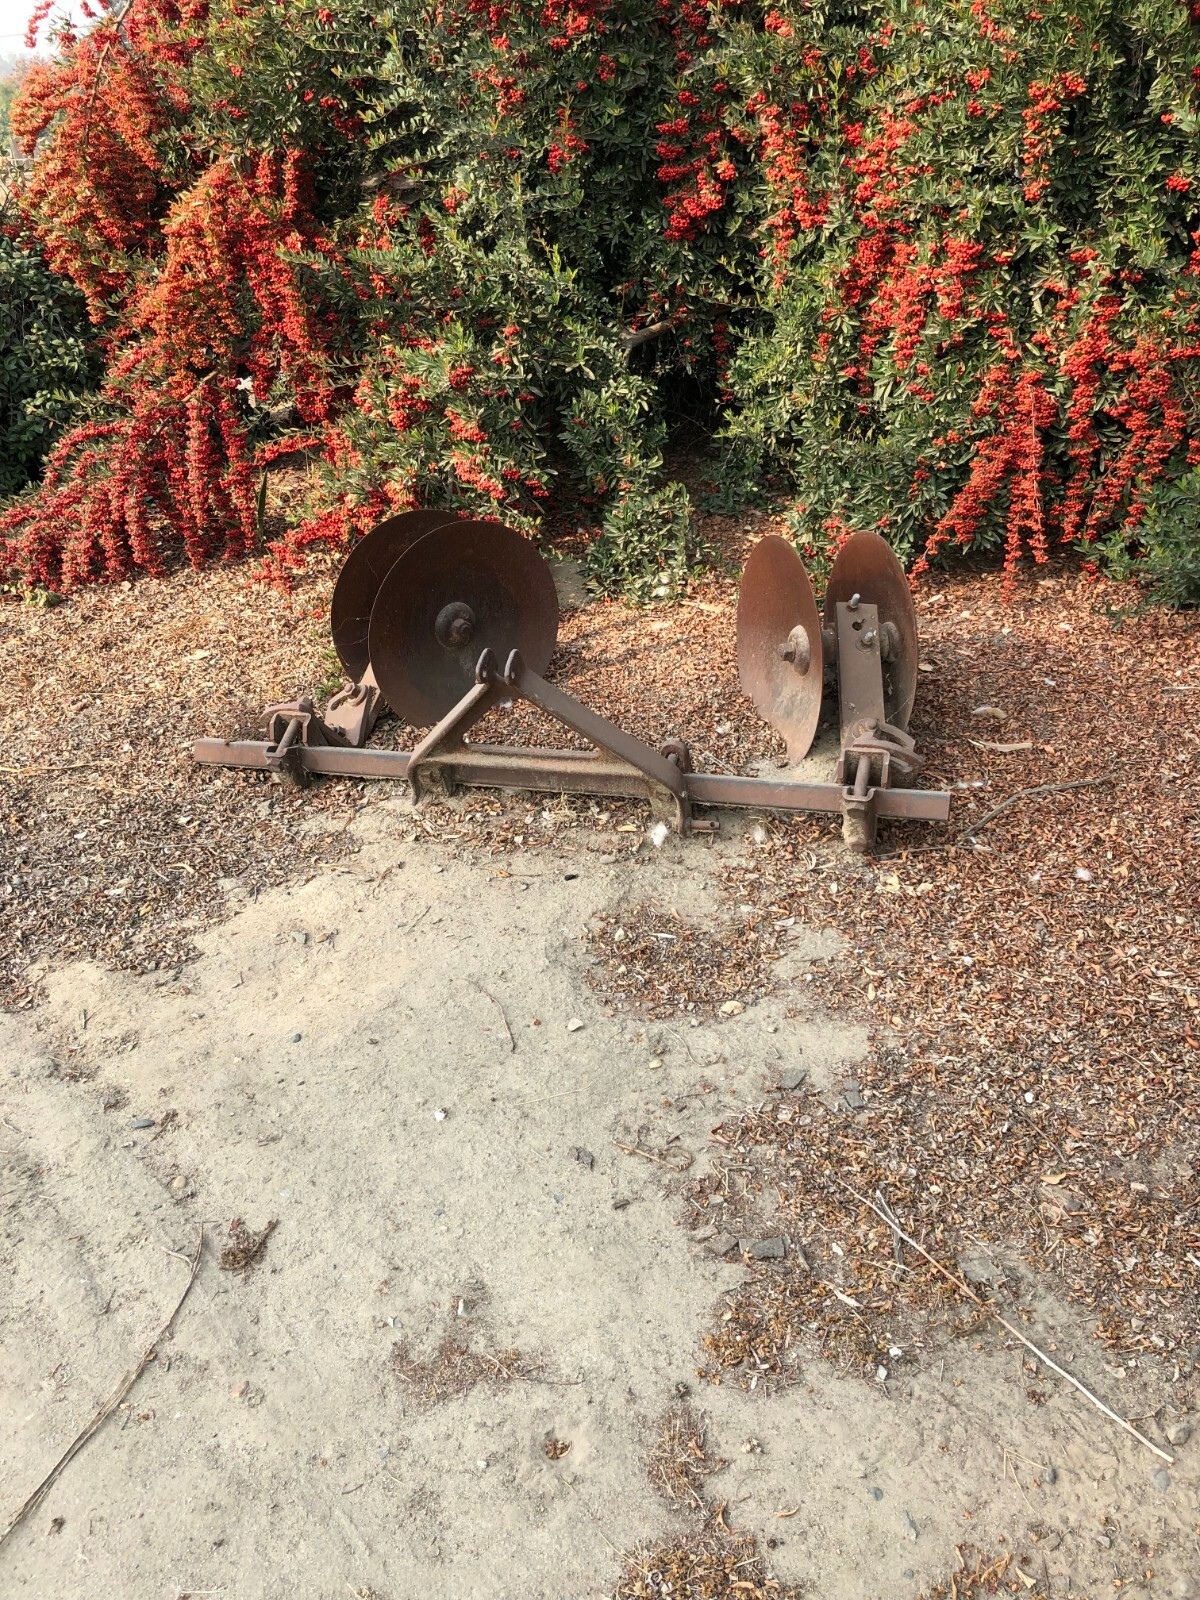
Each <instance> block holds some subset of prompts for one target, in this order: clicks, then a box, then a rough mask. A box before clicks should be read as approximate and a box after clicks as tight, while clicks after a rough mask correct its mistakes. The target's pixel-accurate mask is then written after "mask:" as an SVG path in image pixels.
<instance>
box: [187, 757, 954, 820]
mask: <svg viewBox="0 0 1200 1600" xmlns="http://www.w3.org/2000/svg"><path fill="white" fill-rule="evenodd" d="M273 749H274V746H272V745H268V744H261V743H257V742H253V741H249V740H246V741H236V742H226V741H225V740H223V739H200V740H198V741H197V743H196V745H195V747H194V749H193V752H192V753H193V755H194V756H195V759H196V760H197V761H199V762H202V763H204V764H206V765H210V766H225V767H249V768H252V769H257V770H259V771H263V772H265V771H267V770H268V769H269V768H270V765H271V762H270V754H271V752H272V751H273ZM297 755H298V760H299V762H300V764H301V765H302V766H304V767H305V768H306V769H307V770H308V771H309V772H312V773H321V774H324V775H326V776H329V777H343V778H391V779H394V780H400V781H403V780H404V779H405V778H406V777H407V776H408V763H409V757H408V754H407V752H405V751H402V750H369V749H367V750H351V749H341V748H336V747H334V746H332V745H302V746H299V747H297ZM428 764H429V766H431V767H438V768H440V769H441V770H442V771H443V772H445V773H446V775H447V776H448V777H449V778H451V779H452V780H453V781H454V782H456V783H461V784H465V785H467V786H470V787H476V788H485V789H533V790H539V791H548V792H550V793H554V794H608V795H623V796H627V797H629V798H632V799H648V798H649V797H650V791H651V783H650V780H649V779H648V778H646V776H645V775H644V774H643V773H641V772H639V771H638V770H637V769H636V768H634V767H631V766H627V765H626V764H625V762H623V761H616V760H605V759H604V758H603V757H599V756H595V755H592V754H591V753H590V752H589V751H585V750H538V749H527V748H525V747H518V746H508V745H469V746H467V747H466V748H464V749H456V750H453V751H452V752H447V754H446V756H445V757H443V758H437V757H435V758H434V759H432V760H431V761H430V762H429V763H428ZM686 778H687V795H688V798H689V799H690V801H691V802H692V804H693V805H699V806H739V807H743V808H751V809H761V810H765V811H830V812H841V810H842V797H843V792H844V791H843V790H842V788H841V786H840V784H836V783H801V782H799V781H797V780H795V779H791V778H743V777H737V776H735V775H732V774H725V773H705V772H689V773H688V774H687V775H686ZM876 815H877V816H880V817H895V818H900V819H902V820H905V821H909V822H945V821H946V819H947V818H948V817H949V815H950V796H949V794H948V793H947V792H946V791H945V790H942V789H879V790H877V791H876Z"/></svg>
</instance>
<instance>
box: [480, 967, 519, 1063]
mask: <svg viewBox="0 0 1200 1600" xmlns="http://www.w3.org/2000/svg"><path fill="white" fill-rule="evenodd" d="M474 987H475V988H476V989H478V990H479V993H480V994H481V995H483V996H484V998H485V999H487V1000H490V1001H491V1002H492V1004H493V1005H494V1006H495V1008H496V1010H497V1011H498V1012H499V1013H500V1021H501V1022H502V1023H503V1024H504V1031H505V1033H506V1034H507V1035H508V1048H509V1051H510V1053H511V1054H513V1055H515V1054H516V1051H517V1041H516V1040H515V1039H514V1038H513V1031H512V1029H511V1028H510V1027H509V1025H508V1018H507V1017H506V1016H505V1015H504V1007H503V1006H502V1005H501V1004H500V1002H499V1000H497V999H496V996H495V995H494V994H489V993H488V991H487V990H486V989H485V988H483V986H482V985H481V984H478V983H477V984H475V985H474Z"/></svg>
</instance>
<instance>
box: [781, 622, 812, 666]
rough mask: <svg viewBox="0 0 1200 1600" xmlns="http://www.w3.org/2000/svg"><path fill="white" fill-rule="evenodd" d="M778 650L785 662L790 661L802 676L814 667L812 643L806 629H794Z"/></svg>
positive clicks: (797, 627) (798, 627)
mask: <svg viewBox="0 0 1200 1600" xmlns="http://www.w3.org/2000/svg"><path fill="white" fill-rule="evenodd" d="M777 648H778V650H779V654H780V657H781V658H782V659H783V660H784V661H790V662H791V663H792V665H793V666H794V667H795V669H796V671H797V672H799V673H800V674H801V675H803V674H804V673H806V672H807V671H808V669H809V668H810V667H811V666H812V643H811V641H810V639H809V637H808V630H807V629H806V628H802V627H800V626H799V625H797V626H796V627H794V628H793V629H792V631H791V633H789V634H788V636H787V638H786V640H785V641H784V642H783V644H781V645H779V646H778V647H777Z"/></svg>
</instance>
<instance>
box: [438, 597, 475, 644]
mask: <svg viewBox="0 0 1200 1600" xmlns="http://www.w3.org/2000/svg"><path fill="white" fill-rule="evenodd" d="M433 631H434V634H435V636H436V638H437V642H438V643H439V644H440V645H441V647H442V649H443V650H461V649H463V647H464V646H466V645H469V644H470V642H471V640H472V639H473V638H474V637H475V613H474V612H473V611H472V610H471V608H470V606H469V605H467V604H466V603H465V602H464V601H462V600H452V601H451V602H450V604H449V605H448V606H443V607H442V609H441V610H440V611H439V612H438V614H437V619H436V621H435V622H434V624H433Z"/></svg>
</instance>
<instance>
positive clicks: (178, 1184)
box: [171, 1174, 187, 1194]
mask: <svg viewBox="0 0 1200 1600" xmlns="http://www.w3.org/2000/svg"><path fill="white" fill-rule="evenodd" d="M171 1187H172V1189H174V1191H175V1193H176V1194H182V1193H183V1191H184V1190H185V1189H186V1188H187V1179H186V1178H185V1177H183V1176H182V1174H181V1175H180V1176H179V1177H178V1178H172V1179H171Z"/></svg>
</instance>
